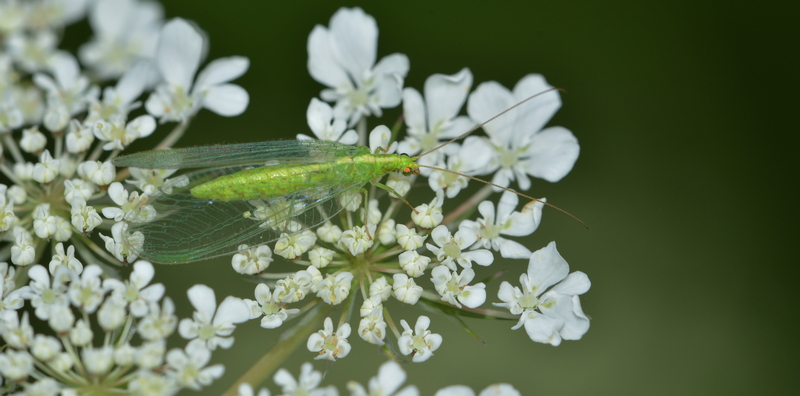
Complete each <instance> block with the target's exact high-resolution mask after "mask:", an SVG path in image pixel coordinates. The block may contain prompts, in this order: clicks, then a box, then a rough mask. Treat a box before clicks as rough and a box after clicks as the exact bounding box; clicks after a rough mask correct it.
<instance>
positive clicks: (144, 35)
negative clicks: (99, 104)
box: [78, 0, 164, 79]
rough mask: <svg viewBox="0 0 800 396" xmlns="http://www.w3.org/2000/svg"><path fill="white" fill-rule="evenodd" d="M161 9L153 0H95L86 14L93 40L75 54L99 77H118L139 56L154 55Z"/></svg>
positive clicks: (146, 57)
mask: <svg viewBox="0 0 800 396" xmlns="http://www.w3.org/2000/svg"><path fill="white" fill-rule="evenodd" d="M163 13H164V11H163V10H162V7H161V5H160V4H158V3H156V2H152V1H135V0H98V1H97V2H95V3H94V5H93V6H92V9H91V11H90V13H89V23H90V24H91V26H92V30H93V31H94V36H93V37H92V39H91V40H90V41H89V42H88V43H86V44H84V45H82V46H81V48H80V50H79V51H78V54H79V56H80V58H81V61H82V62H83V64H84V65H86V66H87V67H89V68H91V69H93V70H94V71H95V73H97V75H98V77H100V78H102V79H109V78H115V77H119V76H121V75H122V74H123V73H124V72H125V71H126V70H129V69H130V68H131V66H132V65H133V63H134V62H135V61H137V60H139V59H149V58H152V57H153V55H155V52H156V44H157V43H158V33H159V30H160V28H161V23H162V21H161V18H162V17H163Z"/></svg>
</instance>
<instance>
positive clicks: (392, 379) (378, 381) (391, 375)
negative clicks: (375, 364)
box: [347, 361, 419, 396]
mask: <svg viewBox="0 0 800 396" xmlns="http://www.w3.org/2000/svg"><path fill="white" fill-rule="evenodd" d="M405 381H406V373H405V371H403V369H402V368H401V367H400V365H399V364H398V363H397V362H393V361H388V362H386V363H384V364H382V365H381V367H380V368H379V369H378V375H377V376H375V377H372V378H370V379H369V384H368V388H369V390H367V389H365V388H364V387H363V386H361V384H359V383H357V382H355V381H350V382H348V383H347V390H349V391H350V395H351V396H417V395H419V390H418V389H417V387H415V386H414V385H409V386H406V387H405V388H403V389H400V387H401V386H402V385H403V382H405Z"/></svg>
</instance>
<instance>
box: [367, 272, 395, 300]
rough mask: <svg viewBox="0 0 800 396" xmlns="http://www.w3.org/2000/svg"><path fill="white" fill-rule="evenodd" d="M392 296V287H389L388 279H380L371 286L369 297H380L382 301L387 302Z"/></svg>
mask: <svg viewBox="0 0 800 396" xmlns="http://www.w3.org/2000/svg"><path fill="white" fill-rule="evenodd" d="M391 295H392V286H391V285H389V281H387V280H386V277H383V276H381V277H379V278H378V279H375V281H373V282H372V283H371V284H370V285H369V296H370V297H372V296H380V297H381V301H386V300H388V299H389V296H391Z"/></svg>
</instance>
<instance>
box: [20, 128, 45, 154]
mask: <svg viewBox="0 0 800 396" xmlns="http://www.w3.org/2000/svg"><path fill="white" fill-rule="evenodd" d="M46 144H47V138H46V137H45V136H44V134H43V133H41V132H39V128H38V127H36V126H34V127H32V128H25V129H23V130H22V137H21V138H20V139H19V147H20V148H21V149H22V151H25V152H26V153H31V154H35V153H38V152H40V151H42V149H44V146H45V145H46Z"/></svg>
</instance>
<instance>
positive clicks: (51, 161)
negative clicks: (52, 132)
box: [31, 150, 61, 184]
mask: <svg viewBox="0 0 800 396" xmlns="http://www.w3.org/2000/svg"><path fill="white" fill-rule="evenodd" d="M60 166H61V160H59V159H55V158H53V156H52V155H50V150H45V151H44V152H43V153H42V155H41V156H39V162H37V163H36V165H34V166H33V173H32V174H31V178H32V179H33V181H35V182H37V183H42V184H46V183H50V182H51V181H53V179H55V178H56V176H58V168H59V167H60Z"/></svg>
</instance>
